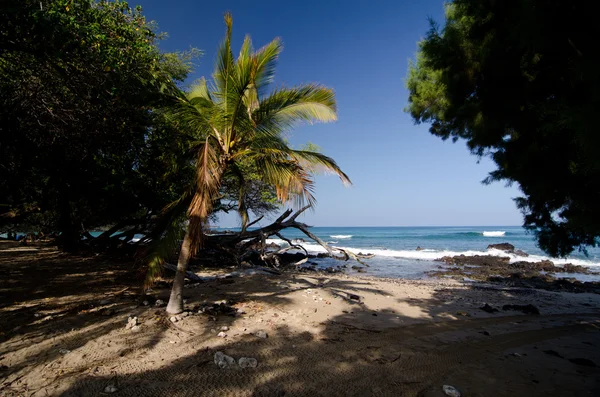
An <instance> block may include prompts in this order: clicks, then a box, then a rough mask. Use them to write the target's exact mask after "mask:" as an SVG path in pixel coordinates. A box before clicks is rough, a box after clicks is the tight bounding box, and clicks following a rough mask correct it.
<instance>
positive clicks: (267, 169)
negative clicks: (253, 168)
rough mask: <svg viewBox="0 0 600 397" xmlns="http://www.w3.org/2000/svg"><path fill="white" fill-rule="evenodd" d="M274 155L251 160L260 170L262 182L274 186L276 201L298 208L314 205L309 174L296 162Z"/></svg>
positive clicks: (265, 155) (312, 185) (256, 157)
mask: <svg viewBox="0 0 600 397" xmlns="http://www.w3.org/2000/svg"><path fill="white" fill-rule="evenodd" d="M274 154H275V153H267V154H264V155H255V156H254V158H253V160H254V161H256V164H257V166H258V167H259V168H260V169H261V170H262V177H263V179H264V181H265V182H266V183H269V184H271V185H273V186H275V191H276V193H277V199H278V200H279V201H280V202H282V203H286V202H290V201H293V202H294V204H295V206H296V207H298V208H299V207H301V206H302V205H303V204H304V203H305V202H308V203H309V204H315V203H316V199H315V197H314V194H313V193H314V182H313V180H312V178H311V176H310V173H309V172H308V171H307V170H306V169H304V168H302V167H301V166H300V165H299V164H298V163H297V162H296V161H293V160H288V159H286V158H284V157H282V156H281V152H280V153H279V155H274Z"/></svg>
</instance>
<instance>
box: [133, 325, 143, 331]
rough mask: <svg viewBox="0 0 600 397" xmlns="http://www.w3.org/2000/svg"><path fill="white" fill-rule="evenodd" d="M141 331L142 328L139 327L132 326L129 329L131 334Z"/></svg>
mask: <svg viewBox="0 0 600 397" xmlns="http://www.w3.org/2000/svg"><path fill="white" fill-rule="evenodd" d="M141 329H142V327H140V326H139V325H134V326H133V327H131V331H133V332H138V331H140V330H141Z"/></svg>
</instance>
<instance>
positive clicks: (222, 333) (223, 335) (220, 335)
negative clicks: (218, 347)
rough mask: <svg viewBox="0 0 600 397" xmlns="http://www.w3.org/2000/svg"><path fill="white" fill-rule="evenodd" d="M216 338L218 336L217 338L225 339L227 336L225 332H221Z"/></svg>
mask: <svg viewBox="0 0 600 397" xmlns="http://www.w3.org/2000/svg"><path fill="white" fill-rule="evenodd" d="M217 336H218V337H219V338H225V337H226V336H227V334H226V333H225V332H223V331H221V332H219V333H218V334H217Z"/></svg>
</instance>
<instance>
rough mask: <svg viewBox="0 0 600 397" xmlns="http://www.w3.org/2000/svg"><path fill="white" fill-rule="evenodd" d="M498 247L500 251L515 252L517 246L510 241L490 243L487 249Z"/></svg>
mask: <svg viewBox="0 0 600 397" xmlns="http://www.w3.org/2000/svg"><path fill="white" fill-rule="evenodd" d="M492 248H494V249H497V250H500V251H504V252H510V253H512V252H514V251H515V246H514V245H512V244H509V243H499V244H490V245H488V247H487V249H492Z"/></svg>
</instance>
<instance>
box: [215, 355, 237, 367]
mask: <svg viewBox="0 0 600 397" xmlns="http://www.w3.org/2000/svg"><path fill="white" fill-rule="evenodd" d="M215 364H217V366H218V367H219V368H221V369H224V368H227V367H231V366H234V365H235V359H234V358H233V357H230V356H228V355H227V354H225V353H223V352H216V353H215Z"/></svg>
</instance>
